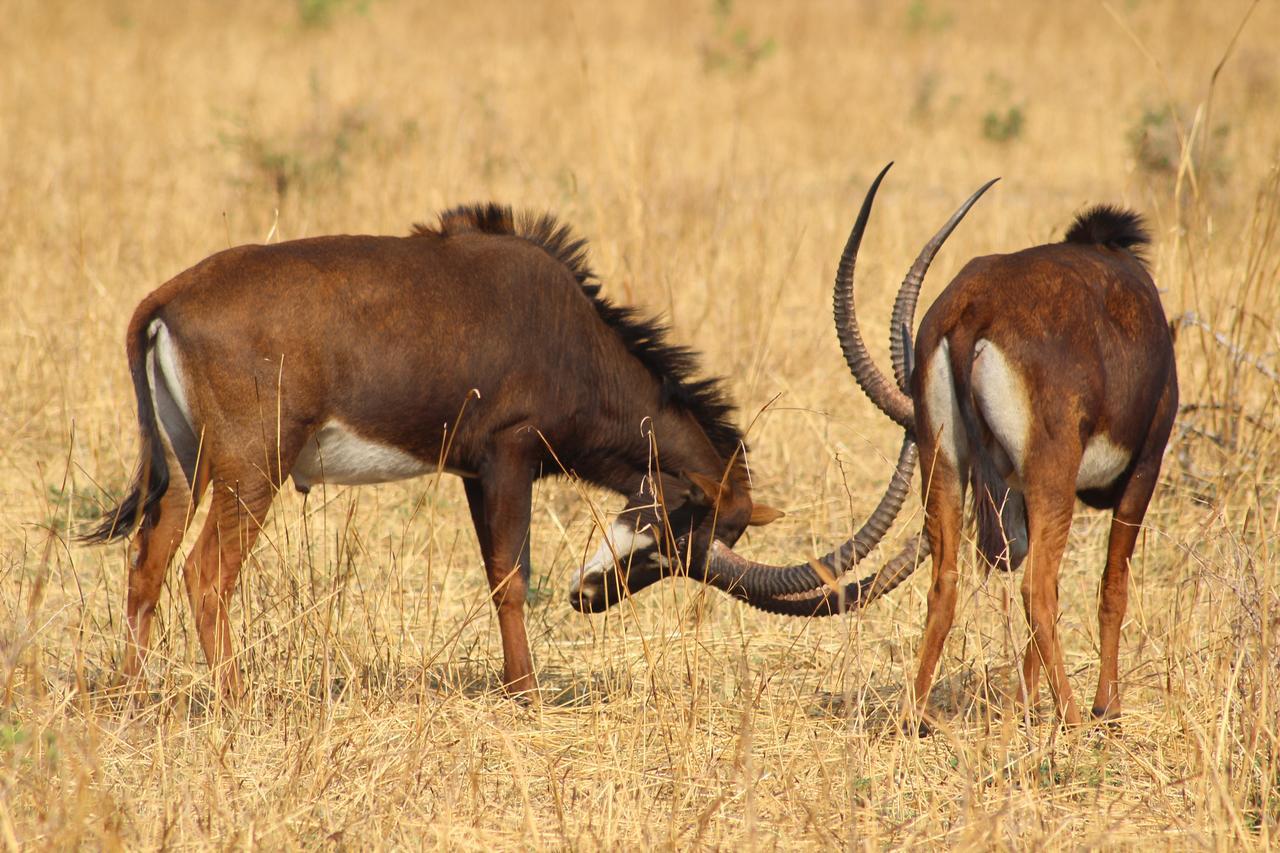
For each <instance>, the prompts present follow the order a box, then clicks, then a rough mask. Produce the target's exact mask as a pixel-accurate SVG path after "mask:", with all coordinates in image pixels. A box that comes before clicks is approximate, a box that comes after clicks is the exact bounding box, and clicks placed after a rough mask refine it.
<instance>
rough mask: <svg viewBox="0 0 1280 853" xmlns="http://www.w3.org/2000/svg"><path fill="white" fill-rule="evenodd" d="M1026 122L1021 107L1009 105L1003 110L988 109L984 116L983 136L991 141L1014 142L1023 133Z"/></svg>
mask: <svg viewBox="0 0 1280 853" xmlns="http://www.w3.org/2000/svg"><path fill="white" fill-rule="evenodd" d="M1025 124H1026V120H1025V118H1024V116H1023V114H1022V108H1021V107H1018V106H1013V107H1009V109H1007V110H1004V111H1003V112H1002V111H1000V110H988V111H987V114H986V115H984V116H983V117H982V136H983V138H984V139H987V140H989V141H991V142H1002V143H1003V142H1012V141H1013V140H1015V139H1017V138H1018V137H1019V136H1021V135H1022V129H1023V127H1024V126H1025Z"/></svg>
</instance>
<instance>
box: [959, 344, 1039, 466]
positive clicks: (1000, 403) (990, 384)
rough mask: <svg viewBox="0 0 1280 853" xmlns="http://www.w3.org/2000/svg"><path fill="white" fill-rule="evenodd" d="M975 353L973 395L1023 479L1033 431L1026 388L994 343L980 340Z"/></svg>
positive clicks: (992, 431)
mask: <svg viewBox="0 0 1280 853" xmlns="http://www.w3.org/2000/svg"><path fill="white" fill-rule="evenodd" d="M974 353H975V354H974V359H973V396H974V398H975V399H976V400H977V402H978V409H979V410H981V412H982V417H983V418H984V419H985V420H986V422H987V426H989V427H990V428H991V433H992V435H994V436H995V438H996V440H997V441H998V442H1000V446H1001V447H1003V448H1004V451H1005V453H1006V454H1007V455H1008V457H1009V461H1010V462H1012V463H1013V469H1014V470H1015V471H1016V472H1017V473H1018V475H1019V476H1021V475H1022V473H1023V462H1024V461H1025V460H1026V458H1027V434H1028V431H1029V430H1030V429H1031V406H1030V404H1029V398H1028V396H1027V388H1026V385H1025V384H1024V383H1023V381H1022V377H1021V376H1020V375H1019V374H1018V372H1017V371H1016V370H1014V369H1013V366H1012V365H1010V364H1009V360H1008V359H1007V358H1005V355H1004V353H1003V352H1001V351H1000V349H999V348H998V347H997V346H996V345H995V344H993V343H991V341H985V340H981V341H978V343H977V344H976V345H975V346H974Z"/></svg>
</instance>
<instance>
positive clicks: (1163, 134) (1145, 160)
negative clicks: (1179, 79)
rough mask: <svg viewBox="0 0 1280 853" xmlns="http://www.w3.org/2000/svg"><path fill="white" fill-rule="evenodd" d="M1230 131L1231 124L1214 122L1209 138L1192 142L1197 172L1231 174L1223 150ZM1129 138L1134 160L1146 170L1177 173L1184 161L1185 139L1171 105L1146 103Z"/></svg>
mask: <svg viewBox="0 0 1280 853" xmlns="http://www.w3.org/2000/svg"><path fill="white" fill-rule="evenodd" d="M1184 132H1185V131H1184ZM1201 132H1202V133H1203V132H1204V131H1201ZM1230 133H1231V127H1230V125H1228V124H1225V123H1222V124H1217V125H1214V127H1213V128H1212V129H1211V130H1209V131H1208V137H1207V139H1204V140H1202V143H1201V144H1198V145H1193V146H1192V150H1193V153H1194V154H1195V156H1194V157H1193V160H1192V165H1193V166H1194V167H1195V169H1196V171H1197V172H1199V173H1207V174H1209V175H1212V176H1213V177H1217V178H1223V177H1225V176H1226V175H1227V173H1228V171H1229V169H1228V165H1227V161H1226V159H1225V158H1224V157H1223V156H1222V154H1221V150H1222V144H1223V143H1224V142H1225V141H1226V139H1227V137H1228V136H1229V135H1230ZM1127 139H1128V142H1129V151H1130V153H1131V154H1132V155H1133V159H1134V162H1135V163H1136V164H1137V165H1138V168H1139V169H1141V170H1142V171H1143V172H1146V173H1147V174H1149V175H1164V176H1167V177H1172V176H1174V175H1176V174H1177V172H1178V164H1179V163H1181V162H1182V146H1183V139H1182V137H1181V136H1180V135H1179V132H1178V124H1177V120H1176V118H1175V115H1174V111H1173V109H1172V108H1171V107H1170V106H1168V105H1165V106H1162V107H1158V108H1152V107H1145V108H1144V109H1143V110H1142V115H1141V117H1139V118H1138V120H1137V121H1135V122H1134V123H1133V125H1132V126H1131V127H1130V128H1129V132H1128V134H1127ZM1205 143H1207V144H1205Z"/></svg>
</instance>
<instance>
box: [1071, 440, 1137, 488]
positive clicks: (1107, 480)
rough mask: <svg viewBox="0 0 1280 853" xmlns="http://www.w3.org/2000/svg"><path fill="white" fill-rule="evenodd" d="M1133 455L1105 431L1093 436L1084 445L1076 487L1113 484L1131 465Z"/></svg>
mask: <svg viewBox="0 0 1280 853" xmlns="http://www.w3.org/2000/svg"><path fill="white" fill-rule="evenodd" d="M1132 455H1133V454H1131V453H1130V452H1129V451H1128V450H1125V449H1124V448H1123V447H1120V446H1119V445H1117V444H1115V443H1114V442H1113V441H1112V440H1111V439H1110V438H1109V437H1107V435H1106V434H1105V433H1099V434H1097V435H1095V436H1093V437H1092V438H1090V439H1089V443H1088V444H1086V445H1085V446H1084V456H1083V457H1082V458H1081V459H1080V471H1079V472H1078V473H1077V474H1076V489H1077V490H1080V489H1101V488H1103V487H1104V486H1109V485H1111V484H1112V483H1114V482H1115V480H1116V477H1119V476H1120V475H1121V474H1122V473H1124V469H1125V468H1128V467H1129V460H1130V458H1132Z"/></svg>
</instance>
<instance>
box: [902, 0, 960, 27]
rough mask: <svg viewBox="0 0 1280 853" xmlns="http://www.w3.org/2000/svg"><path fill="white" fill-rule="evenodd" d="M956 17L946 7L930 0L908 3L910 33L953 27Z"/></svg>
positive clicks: (912, 0) (913, 0) (915, 0)
mask: <svg viewBox="0 0 1280 853" xmlns="http://www.w3.org/2000/svg"><path fill="white" fill-rule="evenodd" d="M953 23H955V17H954V16H953V15H952V14H951V13H950V12H949V11H947V10H946V9H939V8H938V7H937V6H935V5H934V4H932V3H930V2H929V0H911V2H910V3H909V4H908V5H907V31H908V32H910V33H940V32H944V31H946V30H948V29H950V28H951V25H952V24H953Z"/></svg>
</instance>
